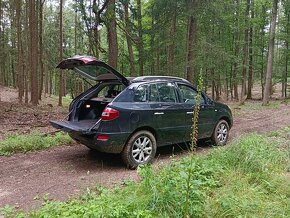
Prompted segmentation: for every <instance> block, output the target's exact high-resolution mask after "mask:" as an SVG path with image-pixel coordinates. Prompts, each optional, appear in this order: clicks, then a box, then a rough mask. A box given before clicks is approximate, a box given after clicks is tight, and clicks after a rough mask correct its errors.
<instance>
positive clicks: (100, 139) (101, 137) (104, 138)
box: [97, 135, 109, 142]
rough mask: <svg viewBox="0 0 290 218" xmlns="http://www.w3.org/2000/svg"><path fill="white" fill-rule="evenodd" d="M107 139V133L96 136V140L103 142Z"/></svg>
mask: <svg viewBox="0 0 290 218" xmlns="http://www.w3.org/2000/svg"><path fill="white" fill-rule="evenodd" d="M108 139H109V136H107V135H98V137H97V140H98V141H103V142H105V141H108Z"/></svg>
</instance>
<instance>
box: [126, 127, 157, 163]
mask: <svg viewBox="0 0 290 218" xmlns="http://www.w3.org/2000/svg"><path fill="white" fill-rule="evenodd" d="M155 154H156V139H155V137H154V135H153V134H152V133H151V132H149V131H146V130H142V131H138V132H136V133H134V134H133V135H132V136H131V137H130V139H129V141H128V142H127V144H126V146H125V147H124V150H123V152H122V159H123V161H124V163H125V164H126V166H127V167H128V168H130V169H136V168H137V167H138V166H139V165H144V164H147V163H150V162H152V161H153V159H154V157H155Z"/></svg>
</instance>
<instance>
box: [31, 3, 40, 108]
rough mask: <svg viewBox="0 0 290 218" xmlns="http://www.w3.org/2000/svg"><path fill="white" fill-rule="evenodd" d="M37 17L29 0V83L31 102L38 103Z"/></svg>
mask: <svg viewBox="0 0 290 218" xmlns="http://www.w3.org/2000/svg"><path fill="white" fill-rule="evenodd" d="M36 21H37V18H36V5H35V1H34V0H29V30H30V45H29V46H30V72H31V73H30V83H31V103H32V105H37V104H38V75H37V58H38V57H37V54H38V45H37V43H35V42H37V41H38V39H37V29H38V28H37V23H36Z"/></svg>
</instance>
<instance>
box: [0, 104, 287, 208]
mask: <svg viewBox="0 0 290 218" xmlns="http://www.w3.org/2000/svg"><path fill="white" fill-rule="evenodd" d="M235 111H236V112H237V114H238V115H237V116H236V117H235V122H234V126H233V128H232V130H231V138H234V137H237V136H238V135H240V134H243V133H247V132H254V131H256V132H266V131H271V130H275V129H278V128H281V127H285V126H289V125H290V106H289V105H288V106H287V105H283V104H281V105H279V109H277V108H276V109H259V108H258V109H254V110H253V109H247V110H244V109H241V110H239V109H236V110H235ZM208 149H209V147H200V148H199V149H198V152H202V151H204V150H208ZM158 152H159V157H158V160H157V161H156V162H155V165H158V164H162V162H167V161H169V159H170V158H169V156H171V155H172V153H173V152H174V153H175V154H177V155H178V156H182V155H185V154H184V153H185V152H183V151H182V149H180V148H179V146H167V147H165V148H161V149H159V150H158ZM128 179H133V180H135V179H138V176H137V173H136V171H131V170H127V169H125V168H124V166H123V164H122V161H121V158H120V157H119V156H118V155H112V154H103V153H98V152H92V151H90V150H89V149H87V148H86V147H85V146H82V145H77V144H73V145H71V146H62V147H58V148H54V149H50V150H45V151H40V152H34V153H28V154H17V155H13V156H11V157H0V207H3V206H5V205H6V204H9V205H16V206H17V207H19V208H21V209H24V210H29V209H32V208H36V207H38V206H39V205H41V203H42V202H43V200H42V197H43V196H44V195H45V194H47V193H49V195H48V197H49V199H58V200H66V199H68V198H70V197H73V196H77V195H78V194H80V193H81V192H82V191H83V190H85V189H86V187H88V186H94V185H96V184H101V185H105V186H109V187H112V186H114V185H116V184H120V183H122V182H123V181H124V180H128Z"/></svg>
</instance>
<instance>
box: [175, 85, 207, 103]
mask: <svg viewBox="0 0 290 218" xmlns="http://www.w3.org/2000/svg"><path fill="white" fill-rule="evenodd" d="M178 87H179V90H180V94H181V101H182V102H184V103H186V104H195V101H196V96H197V91H196V90H194V89H193V88H191V87H189V86H185V85H178ZM200 103H201V104H203V103H204V98H203V97H201V102H200Z"/></svg>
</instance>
